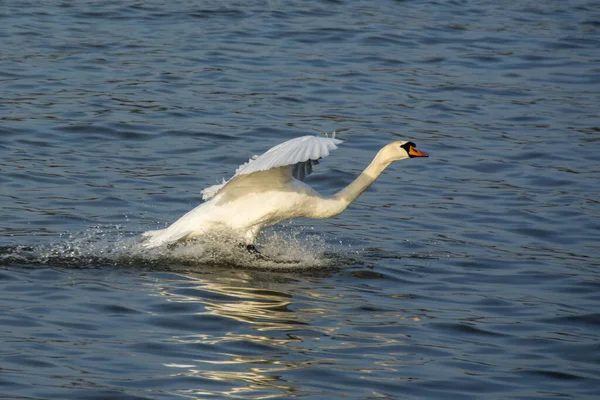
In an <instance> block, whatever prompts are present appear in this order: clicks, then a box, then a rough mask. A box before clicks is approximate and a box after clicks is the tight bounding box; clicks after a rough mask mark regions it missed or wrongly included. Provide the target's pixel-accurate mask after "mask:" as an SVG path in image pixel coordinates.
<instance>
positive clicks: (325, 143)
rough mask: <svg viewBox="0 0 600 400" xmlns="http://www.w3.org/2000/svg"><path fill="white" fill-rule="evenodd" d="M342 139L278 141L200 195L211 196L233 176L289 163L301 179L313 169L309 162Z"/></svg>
mask: <svg viewBox="0 0 600 400" xmlns="http://www.w3.org/2000/svg"><path fill="white" fill-rule="evenodd" d="M342 142H343V141H342V140H340V139H335V138H334V137H331V138H330V137H319V136H301V137H298V138H295V139H291V140H288V141H287V142H283V143H281V144H278V145H277V146H275V147H273V148H271V149H269V150H267V151H266V152H265V153H263V154H262V155H260V156H254V157H252V158H251V159H250V160H249V161H248V162H247V163H245V164H243V165H241V166H240V167H239V168H238V169H237V170H236V171H235V175H233V176H232V177H231V178H230V179H229V180H228V181H224V182H223V183H221V184H219V185H213V186H210V187H208V188H206V189H204V190H203V191H202V199H204V200H208V199H210V198H212V197H214V196H215V195H216V194H217V193H219V191H221V190H222V189H223V188H224V187H225V186H226V185H227V183H228V182H230V181H231V180H232V179H233V178H236V177H239V176H241V175H249V174H253V173H255V172H260V171H267V170H270V169H273V168H279V167H285V166H288V165H291V166H293V168H292V173H293V176H294V177H295V178H296V179H299V180H304V178H305V177H306V176H307V175H309V174H310V173H311V172H312V166H313V165H315V164H318V160H319V159H320V158H324V157H327V156H328V155H329V152H330V151H331V150H335V149H337V145H338V144H340V143H342Z"/></svg>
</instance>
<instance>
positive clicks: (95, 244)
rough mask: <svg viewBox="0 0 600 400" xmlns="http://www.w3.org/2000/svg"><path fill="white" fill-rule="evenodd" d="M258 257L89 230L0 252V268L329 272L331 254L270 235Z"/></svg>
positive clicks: (313, 241) (295, 238) (333, 262)
mask: <svg viewBox="0 0 600 400" xmlns="http://www.w3.org/2000/svg"><path fill="white" fill-rule="evenodd" d="M257 245H258V248H259V251H260V254H252V253H250V252H248V251H247V250H246V249H245V248H244V247H243V246H240V245H239V243H238V242H237V241H236V240H235V239H233V238H228V237H219V238H211V240H204V241H201V240H197V241H190V242H187V243H182V244H178V245H174V246H169V247H160V248H155V249H146V248H144V247H142V246H141V243H140V237H139V234H138V233H137V232H129V231H126V230H125V229H123V228H122V227H121V226H94V227H90V228H89V229H88V230H86V231H84V232H72V233H66V234H63V235H61V237H60V238H59V239H58V240H57V241H55V242H52V243H48V244H41V245H35V246H27V245H18V246H7V247H2V248H0V265H11V264H21V265H31V266H39V265H44V266H57V267H69V268H95V267H103V266H112V267H133V268H143V269H152V270H170V271H172V270H177V271H181V270H188V271H189V270H199V269H201V268H202V267H203V266H211V267H229V268H253V269H268V270H306V269H323V268H333V267H336V266H337V265H339V264H340V262H339V257H338V256H337V255H336V254H335V250H334V249H332V248H331V246H330V245H328V244H326V242H325V240H324V239H322V238H321V237H320V236H319V235H306V234H298V232H285V231H271V232H267V233H265V234H264V235H262V236H261V237H260V238H259V242H258V243H257Z"/></svg>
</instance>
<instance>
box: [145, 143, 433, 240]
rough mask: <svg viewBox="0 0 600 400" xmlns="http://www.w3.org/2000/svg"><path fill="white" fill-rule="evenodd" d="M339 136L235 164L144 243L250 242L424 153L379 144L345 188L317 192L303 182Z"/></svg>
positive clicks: (330, 205) (321, 212)
mask: <svg viewBox="0 0 600 400" xmlns="http://www.w3.org/2000/svg"><path fill="white" fill-rule="evenodd" d="M340 143H342V141H341V140H339V139H335V138H328V137H315V136H302V137H299V138H296V139H292V140H288V141H287V142H284V143H281V144H279V145H278V146H275V147H273V148H272V149H270V150H268V151H267V152H266V153H264V154H263V155H261V156H260V157H256V156H255V157H254V158H252V159H251V160H250V161H248V162H247V163H246V164H244V165H242V166H240V167H239V168H238V169H237V171H236V173H235V175H234V176H233V177H232V178H231V179H229V180H228V181H226V182H223V183H222V184H220V185H215V186H211V187H209V188H207V189H204V190H203V191H202V198H203V199H204V200H206V201H205V202H204V203H202V204H200V205H199V206H197V207H196V208H194V209H193V210H191V211H189V212H188V213H187V214H185V215H184V216H182V217H181V218H179V219H178V220H177V221H175V222H174V223H173V224H172V225H171V226H169V227H168V228H166V229H161V230H157V231H148V232H145V233H144V234H143V236H144V237H145V241H144V243H143V245H144V246H145V247H147V248H153V247H157V246H161V245H163V244H170V243H174V242H177V241H180V240H187V239H192V238H195V237H198V236H205V235H214V234H220V233H227V234H231V233H233V234H235V235H238V236H240V237H241V238H242V240H244V241H245V242H246V244H252V243H253V242H254V239H255V237H256V235H257V234H258V233H259V232H260V231H261V230H262V229H263V228H264V227H266V226H270V225H274V224H276V223H278V222H281V221H285V220H289V219H294V218H317V219H320V218H330V217H334V216H336V215H338V214H339V213H341V212H342V211H344V210H345V209H346V207H348V205H350V203H352V202H353V201H354V200H355V199H356V198H357V197H358V196H360V194H361V193H362V192H364V191H365V190H366V189H367V188H368V187H369V186H371V184H372V183H373V182H374V181H375V180H376V179H377V177H379V175H380V174H381V173H382V172H383V170H384V169H385V168H386V167H387V166H388V165H390V164H391V163H392V162H394V161H398V160H403V159H406V158H409V157H427V154H426V153H424V152H421V151H419V150H417V149H415V145H414V143H411V142H404V141H400V142H392V143H390V144H388V145H387V146H385V147H383V148H382V149H381V150H380V151H379V152H378V153H377V155H376V156H375V158H374V159H373V161H372V162H371V164H370V165H369V166H368V167H367V168H366V169H365V170H364V171H363V173H362V174H360V175H359V176H358V178H356V180H354V182H352V183H351V184H350V185H348V186H347V187H346V188H345V189H343V190H341V191H339V192H338V193H336V194H335V195H333V196H331V197H323V196H321V195H320V194H319V193H317V192H316V191H315V190H314V189H313V188H311V187H310V186H308V185H307V184H305V183H304V182H303V180H304V177H305V176H306V175H309V174H310V173H311V172H312V166H313V165H315V164H318V160H319V159H320V158H324V157H327V156H328V155H329V151H330V150H335V149H336V148H337V145H338V144H340Z"/></svg>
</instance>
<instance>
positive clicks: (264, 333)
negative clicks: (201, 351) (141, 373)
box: [156, 270, 335, 398]
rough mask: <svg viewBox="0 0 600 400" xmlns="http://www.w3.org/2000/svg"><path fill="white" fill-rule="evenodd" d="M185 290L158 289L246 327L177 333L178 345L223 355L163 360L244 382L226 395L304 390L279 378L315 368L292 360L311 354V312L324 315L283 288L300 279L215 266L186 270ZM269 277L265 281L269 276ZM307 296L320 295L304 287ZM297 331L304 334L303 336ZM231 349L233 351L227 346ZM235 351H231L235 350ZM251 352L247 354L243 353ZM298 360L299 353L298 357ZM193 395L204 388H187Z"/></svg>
mask: <svg viewBox="0 0 600 400" xmlns="http://www.w3.org/2000/svg"><path fill="white" fill-rule="evenodd" d="M182 277H184V279H185V282H186V283H185V288H182V287H181V284H178V285H177V286H162V285H160V284H159V285H158V286H157V288H156V289H157V290H158V292H159V293H160V294H161V295H162V296H165V298H166V299H167V301H169V302H174V303H199V304H201V305H202V307H203V308H204V310H203V311H201V312H199V313H197V314H199V315H211V316H217V317H220V318H225V319H229V320H232V321H236V322H239V323H241V324H242V326H243V327H244V329H241V330H239V329H232V330H230V331H227V332H226V333H225V334H224V333H223V332H221V331H219V332H218V334H217V335H214V336H213V335H209V334H206V332H203V333H201V334H184V335H179V334H177V335H174V336H173V337H171V338H170V339H169V341H172V342H174V343H180V344H182V345H184V346H185V345H186V344H202V345H210V346H213V347H217V348H222V349H223V351H222V352H220V355H221V357H220V358H219V359H214V354H211V356H210V357H208V358H205V359H203V358H202V357H201V356H200V357H199V358H194V360H193V363H189V364H184V365H181V364H170V363H167V364H165V366H166V367H169V368H175V369H177V374H180V375H185V376H190V377H193V376H199V377H202V378H205V379H210V380H216V381H226V382H243V383H244V385H243V386H241V387H236V386H234V387H233V388H232V389H231V390H228V391H224V392H222V393H221V394H222V395H224V396H233V395H240V394H243V393H252V395H253V397H254V398H261V390H262V389H264V388H270V389H277V390H278V391H280V392H281V393H295V392H299V391H300V388H299V387H296V386H295V385H292V384H290V383H289V382H286V381H285V380H282V379H281V374H282V373H283V372H284V371H292V370H297V369H301V368H306V367H309V366H311V364H312V362H311V361H310V359H298V360H294V359H293V358H294V357H291V356H292V354H293V353H296V354H297V353H298V352H300V353H302V352H306V353H310V352H311V351H312V350H311V349H310V348H305V349H304V350H303V345H302V343H303V341H304V340H303V338H302V337H303V336H306V335H307V331H313V330H314V328H312V327H311V326H310V316H311V315H313V314H324V313H325V310H324V309H320V310H319V309H317V308H313V309H311V310H310V312H308V310H306V309H303V310H300V311H299V310H297V309H295V307H294V300H293V297H294V296H293V294H292V293H291V292H288V291H285V290H284V289H285V288H286V287H294V285H295V284H297V283H300V282H302V280H297V279H294V278H293V277H292V278H289V277H286V276H283V275H282V276H278V277H277V278H278V279H276V280H275V281H273V279H272V278H273V276H270V277H269V278H267V277H261V274H260V273H256V272H254V273H252V272H245V271H239V270H238V271H235V272H233V271H230V272H229V273H227V272H225V273H223V272H222V271H216V270H213V271H212V272H211V273H208V274H198V273H186V274H185V275H182ZM265 278H266V279H265ZM304 294H305V295H306V296H309V297H310V296H314V297H318V294H317V293H311V292H310V291H309V290H306V289H305V291H304ZM221 324H223V325H231V326H232V327H233V328H234V327H239V326H240V325H239V324H231V323H228V322H221ZM334 330H335V329H320V330H319V332H313V333H311V334H310V335H308V336H311V337H313V338H314V337H315V335H323V334H324V333H329V334H331V333H333V331H334ZM298 332H302V333H301V334H300V335H299V334H297V333H298ZM228 349H229V350H228ZM234 349H235V353H234V354H229V352H230V351H234ZM244 353H247V354H244ZM296 358H297V357H296ZM186 393H187V394H190V395H192V394H193V395H198V396H200V395H206V394H207V393H206V392H204V391H186Z"/></svg>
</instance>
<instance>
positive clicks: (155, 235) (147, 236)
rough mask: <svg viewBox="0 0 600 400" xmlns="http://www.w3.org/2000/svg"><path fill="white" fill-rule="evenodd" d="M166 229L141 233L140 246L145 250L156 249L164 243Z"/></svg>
mask: <svg viewBox="0 0 600 400" xmlns="http://www.w3.org/2000/svg"><path fill="white" fill-rule="evenodd" d="M165 231H166V229H158V230H156V231H147V232H144V233H142V238H143V239H142V246H144V247H145V248H147V249H152V248H154V247H158V246H160V245H162V244H163V243H165V240H164V236H165V235H164V233H165Z"/></svg>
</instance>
